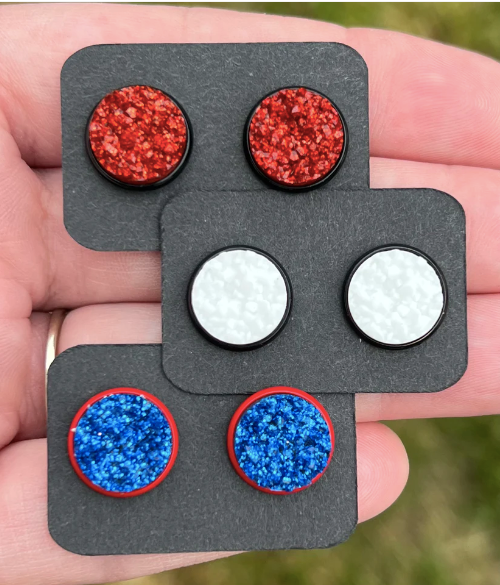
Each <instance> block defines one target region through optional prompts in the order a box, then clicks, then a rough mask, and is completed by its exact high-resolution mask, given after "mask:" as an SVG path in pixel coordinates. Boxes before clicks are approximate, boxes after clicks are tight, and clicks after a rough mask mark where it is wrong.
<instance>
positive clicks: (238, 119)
mask: <svg viewBox="0 0 500 585" xmlns="http://www.w3.org/2000/svg"><path fill="white" fill-rule="evenodd" d="M134 84H141V85H150V86H153V87H156V88H158V89H160V90H163V91H165V92H166V93H167V94H168V95H171V96H172V97H173V98H174V99H175V100H176V101H177V102H178V103H180V104H181V105H182V107H183V109H184V110H185V112H186V115H187V117H188V118H189V121H190V124H191V127H192V134H193V136H192V139H193V146H192V151H191V155H190V157H189V160H188V161H187V164H186V166H185V168H184V169H183V170H182V171H181V172H180V174H179V175H178V176H177V177H176V178H175V179H174V180H173V181H172V182H170V183H168V184H167V185H165V186H164V187H161V188H158V189H151V190H141V192H140V193H138V192H137V191H132V190H127V189H125V188H122V187H119V186H116V185H114V184H113V183H111V182H110V181H108V180H107V179H106V178H104V177H103V176H102V175H101V174H100V173H99V172H98V171H97V170H96V169H95V167H94V166H93V164H92V163H91V161H90V160H89V157H88V155H87V152H86V146H85V132H86V127H87V123H88V120H89V117H90V115H91V113H92V111H93V109H94V107H95V106H96V105H97V103H98V102H99V101H100V100H101V99H102V98H103V97H104V96H105V95H106V94H107V93H108V92H110V91H112V90H114V89H117V88H120V87H124V86H128V85H134ZM294 85H297V86H300V85H304V86H308V87H311V88H312V89H315V90H317V91H320V92H322V93H323V94H325V95H326V96H327V97H329V98H330V99H331V100H332V101H333V102H334V103H335V104H336V105H337V106H338V108H339V109H340V111H341V112H342V115H343V117H344V119H345V122H346V125H347V132H348V135H349V145H348V149H347V153H346V156H345V160H344V162H343V164H342V167H341V168H340V169H339V170H338V172H337V173H336V174H335V176H334V177H333V178H332V179H331V181H329V182H328V183H326V184H325V185H324V186H322V187H320V188H319V189H318V191H319V192H324V193H331V192H332V191H333V190H334V189H354V188H364V187H367V186H368V180H369V166H368V165H369V156H368V80H367V71H366V65H365V63H364V61H363V60H362V58H361V57H360V56H359V54H358V53H356V51H354V50H353V49H351V48H350V47H347V46H345V45H340V44H337V43H255V44H214V45H195V44H191V45H173V44H172V45H169V44H165V45H154V44H151V45H98V46H93V47H88V48H86V49H82V50H81V51H79V52H78V53H75V54H74V55H73V56H72V57H70V58H69V59H68V61H66V63H65V65H64V68H63V71H62V75H61V95H62V122H63V124H62V127H63V188H64V222H65V225H66V228H67V230H68V232H69V233H70V235H71V236H72V237H73V238H74V239H75V240H76V241H77V242H79V243H80V244H82V245H84V246H86V247H88V248H93V249H95V250H159V249H160V216H161V212H162V210H163V207H164V205H165V203H166V202H167V201H168V200H170V199H172V198H173V197H176V196H178V195H181V194H182V193H184V192H186V191H204V192H207V193H210V192H214V193H222V192H231V191H235V190H238V191H245V192H252V191H255V190H257V191H258V190H260V189H262V185H263V183H262V181H261V180H260V179H259V178H258V177H257V175H256V174H255V172H254V170H253V169H252V168H251V167H250V165H249V163H248V161H247V159H246V157H245V153H244V149H243V139H244V136H243V134H244V129H245V123H246V119H247V116H248V115H249V114H250V112H251V110H252V109H253V108H254V106H255V105H256V104H257V103H258V102H259V101H260V100H261V99H262V98H263V97H264V96H265V95H266V94H268V93H269V92H271V91H274V90H276V89H279V88H281V87H285V86H294ZM268 189H269V192H270V193H273V190H272V189H271V188H268Z"/></svg>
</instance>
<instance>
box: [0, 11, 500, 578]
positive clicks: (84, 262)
mask: <svg viewBox="0 0 500 585" xmlns="http://www.w3.org/2000/svg"><path fill="white" fill-rule="evenodd" d="M0 22H1V27H0V161H1V164H0V449H1V450H0V582H1V583H5V584H8V585H18V584H19V585H25V584H26V583H30V585H37V584H40V585H51V584H59V583H61V584H64V585H71V584H77V583H82V584H83V583H85V584H89V583H102V582H104V581H113V580H118V579H130V578H133V577H135V576H139V575H143V574H148V573H154V572H158V571H162V570H166V569H171V568H175V567H180V566H183V565H188V564H192V563H197V562H202V561H206V560H209V559H213V558H217V557H220V556H222V554H220V553H212V554H173V555H154V556H153V555H143V556H136V557H133V556H124V557H82V556H77V555H74V554H72V553H69V552H67V551H65V550H63V549H61V548H60V547H59V546H58V545H56V544H55V543H54V542H53V541H52V540H51V538H50V536H49V534H48V530H47V520H46V507H47V503H46V440H45V438H44V437H45V426H46V419H45V397H44V395H45V388H44V355H45V345H46V339H47V328H48V320H49V316H48V313H47V312H48V311H50V310H52V309H55V308H67V309H70V310H71V312H70V313H69V314H68V316H67V318H66V320H65V322H64V326H63V328H62V331H61V336H60V340H59V348H58V349H59V351H62V350H64V349H66V348H68V347H70V346H73V345H77V344H81V343H158V342H159V341H160V339H161V332H160V307H159V301H160V259H159V254H158V253H139V252H138V253H100V252H93V251H90V250H86V249H84V248H82V247H80V246H79V245H78V244H76V243H75V242H74V241H73V240H72V239H71V238H70V237H69V235H68V234H67V233H66V231H65V229H64V227H63V221H62V180H61V169H60V165H61V128H60V105H59V74H60V70H61V67H62V65H63V63H64V61H65V60H66V59H67V58H68V57H69V56H70V55H71V54H72V53H74V52H75V51H77V50H79V49H81V48H82V47H85V46H88V45H93V44H99V43H134V42H155V43H165V42H258V41H338V42H343V43H346V44H348V45H350V46H352V47H354V48H355V49H356V50H357V51H359V52H360V53H361V55H362V56H363V58H364V59H365V60H366V62H367V63H368V69H369V72H370V123H371V129H370V140H371V142H370V154H371V157H372V158H371V186H372V187H376V188H380V187H388V188H392V187H433V188H436V189H441V190H443V191H446V192H448V193H451V194H452V195H453V196H454V197H456V198H457V199H458V200H459V201H460V202H461V204H462V205H463V206H464V208H465V211H466V216H467V230H468V241H467V247H468V248H467V259H468V292H469V300H468V310H469V348H470V358H469V364H470V365H469V369H468V371H467V373H466V374H465V376H464V377H463V378H462V380H461V381H460V382H459V383H458V384H456V385H455V386H453V387H452V388H450V389H448V390H446V391H444V392H441V393H438V394H431V395H429V394H425V395H408V394H403V395H390V394H386V395H369V396H362V395H361V396H358V397H357V401H356V405H357V421H358V424H357V433H358V447H357V450H358V478H359V479H358V483H359V518H360V521H364V520H367V519H368V518H371V517H373V516H375V515H377V514H379V513H381V512H382V511H383V510H385V509H386V508H387V507H388V506H390V505H391V504H392V503H393V502H394V501H395V500H396V498H397V497H398V496H399V494H400V492H401V491H402V489H403V487H404V485H405V482H406V479H407V474H408V461H407V457H406V453H405V450H404V447H403V446H402V444H401V442H400V441H399V439H398V437H397V436H396V435H395V434H394V433H393V432H392V431H390V430H389V429H388V428H387V427H385V426H384V425H382V424H381V423H379V422H377V421H379V420H384V419H386V420H387V419H402V418H417V417H446V416H476V415H483V414H493V413H497V412H498V411H499V408H500V393H499V392H498V391H497V389H498V387H499V382H500V360H499V359H498V355H499V354H500V296H499V294H498V293H499V292H500V231H499V229H498V228H499V226H500V156H499V154H498V153H499V152H500V100H499V99H498V96H499V95H500V65H499V64H498V63H497V62H495V61H493V60H491V59H488V58H486V57H483V56H480V55H477V54H474V53H470V52H467V51H462V50H459V49H456V48H451V47H447V46H444V45H441V44H438V43H434V42H430V41H425V40H421V39H417V38H414V37H411V36H407V35H403V34H398V33H393V32H386V31H375V30H367V29H363V30H361V29H350V30H346V29H344V28H342V27H339V26H335V25H331V24H326V23H321V22H311V21H306V20H299V19H290V18H280V17H269V16H261V15H255V14H242V13H232V12H226V11H218V10H208V9H185V8H173V7H163V6H154V7H151V6H120V5H87V6H82V5H72V6H70V5H66V6H62V5H37V6H2V7H0Z"/></svg>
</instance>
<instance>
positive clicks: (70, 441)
mask: <svg viewBox="0 0 500 585" xmlns="http://www.w3.org/2000/svg"><path fill="white" fill-rule="evenodd" d="M112 394H133V395H135V396H142V397H143V398H145V399H146V400H149V401H150V402H152V403H153V404H154V405H155V406H156V407H158V408H159V409H160V410H161V412H162V413H163V414H164V415H165V418H166V419H167V421H168V424H169V425H170V430H171V432H172V453H171V454H170V459H169V460H168V463H167V465H166V467H165V469H164V470H163V471H162V472H161V473H160V475H159V476H158V477H157V478H156V479H155V480H154V481H152V482H151V483H150V484H148V485H146V486H144V487H143V488H140V489H138V490H133V491H131V492H110V491H107V490H105V489H103V488H101V487H99V486H97V485H95V484H94V483H92V482H91V481H90V479H88V477H87V476H86V475H85V474H84V473H83V471H82V470H81V469H80V466H79V465H78V461H77V460H76V457H75V448H74V440H75V432H74V429H76V427H77V425H78V423H79V422H80V419H81V418H82V416H83V414H84V413H85V412H86V411H87V409H88V408H89V406H92V405H93V404H95V403H96V402H98V401H99V400H101V399H102V398H104V397H105V396H110V395H112ZM178 450H179V433H178V431H177V425H176V424H175V420H174V417H173V416H172V414H171V413H170V411H169V410H168V408H167V407H166V406H165V405H164V404H163V402H161V401H160V400H158V398H156V397H155V396H153V395H152V394H149V392H145V391H144V390H139V389H137V388H111V389H110V390H104V392H99V393H98V394H96V395H95V396H93V397H92V398H90V400H87V402H85V404H84V405H83V406H82V407H81V408H80V410H79V411H78V412H77V413H76V415H75V417H74V418H73V420H72V422H71V426H70V429H69V434H68V454H69V460H70V462H71V466H72V467H73V469H74V470H75V473H76V474H77V475H78V477H79V478H80V479H81V480H82V481H83V483H84V484H85V485H87V486H88V487H89V488H91V489H93V490H94V491H95V492H98V493H100V494H103V495H105V496H111V497H113V498H132V497H134V496H140V495H141V494H145V493H146V492H149V491H150V490H152V489H153V488H155V487H156V486H157V485H158V484H160V483H161V482H162V481H163V480H164V479H165V478H166V477H167V475H168V474H169V473H170V470H171V469H172V467H173V465H174V463H175V459H176V457H177V452H178Z"/></svg>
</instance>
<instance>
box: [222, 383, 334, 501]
mask: <svg viewBox="0 0 500 585" xmlns="http://www.w3.org/2000/svg"><path fill="white" fill-rule="evenodd" d="M273 394H291V395H292V396H299V397H300V398H303V399H304V400H307V401H308V402H310V403H311V404H312V405H314V406H315V407H316V408H317V409H318V410H319V411H320V412H321V414H322V416H323V418H324V419H325V421H326V424H327V425H328V429H329V430H330V441H331V444H332V448H331V450H330V456H329V457H328V461H327V463H326V465H325V468H324V469H323V471H322V472H321V473H318V475H316V476H315V477H314V478H313V479H312V481H311V483H309V484H308V485H305V486H303V487H300V488H297V489H294V490H292V491H290V492H286V491H277V490H271V489H269V488H263V487H261V486H259V485H258V484H257V483H255V482H254V481H252V480H251V479H250V478H249V477H248V476H247V475H246V474H245V473H244V472H243V470H242V469H241V467H240V466H239V463H238V460H237V458H236V454H235V452H234V433H235V431H236V426H237V425H238V423H239V421H240V418H241V417H242V415H243V413H244V412H245V411H246V410H247V409H248V408H250V406H252V405H253V404H255V403H256V402H258V401H259V400H261V399H262V398H266V397H267V396H271V395H273ZM334 448H335V433H334V431H333V425H332V421H331V419H330V415H329V414H328V412H327V411H326V410H325V408H324V406H323V405H322V404H321V403H320V402H318V401H317V400H316V398H313V397H312V396H311V395H310V394H307V392H304V391H302V390H298V389H297V388H289V387H287V386H273V387H272V388H265V389H264V390H259V391H258V392H256V393H255V394H252V396H249V397H248V398H247V399H246V400H245V401H243V402H242V404H240V406H239V407H238V409H237V410H236V412H235V413H234V415H233V417H232V418H231V422H230V423H229V428H228V431H227V451H228V455H229V459H230V461H231V463H232V465H233V467H234V469H235V471H236V473H237V474H238V475H239V476H240V477H241V479H242V480H243V481H245V482H246V483H247V484H248V485H251V486H252V487H253V488H255V489H256V490H259V491H261V492H264V493H266V494H272V495H277V496H284V495H288V494H296V493H298V492H301V491H303V490H306V489H307V488H309V487H311V486H312V485H313V484H314V483H316V482H317V481H318V480H319V479H320V477H321V476H322V475H323V474H324V473H325V472H326V470H327V469H328V466H329V465H330V461H331V460H332V457H333V451H334Z"/></svg>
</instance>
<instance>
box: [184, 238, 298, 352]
mask: <svg viewBox="0 0 500 585" xmlns="http://www.w3.org/2000/svg"><path fill="white" fill-rule="evenodd" d="M231 250H250V251H252V252H256V253H257V254H260V255H261V256H264V258H267V259H268V260H269V261H270V262H272V263H273V264H274V265H275V266H276V268H277V269H278V270H279V272H280V274H281V275H282V277H283V280H284V281H285V287H286V293H287V303H286V309H285V313H284V314H283V317H282V319H281V321H280V322H279V324H278V326H277V327H276V329H275V330H274V331H272V332H271V333H270V334H269V335H268V336H267V337H265V338H264V339H261V340H260V341H256V342H254V343H249V344H246V345H236V344H232V343H227V342H225V341H221V340H220V339H217V338H216V337H214V336H213V335H211V334H210V333H209V332H208V331H207V330H206V329H205V328H204V327H203V326H202V325H201V323H200V322H199V321H198V318H197V316H196V313H195V311H194V309H193V304H192V301H191V295H192V290H193V285H194V282H195V280H196V277H197V276H198V274H199V272H200V270H201V269H202V268H203V266H204V265H205V264H206V263H207V262H208V261H209V260H211V259H212V258H215V257H216V256H218V255H219V254H221V253H222V252H228V251H231ZM292 304H293V292H292V283H291V282H290V278H289V276H288V274H287V273H286V271H285V269H284V268H283V266H282V265H281V264H280V263H279V262H278V261H277V260H276V258H274V257H273V256H271V255H270V254H269V253H268V252H265V251H264V250H261V249H260V248H256V247H254V246H246V245H240V246H238V245H233V246H226V247H224V248H219V249H218V250H216V251H215V252H213V253H211V254H210V255H209V256H207V257H206V258H204V259H203V260H202V261H201V262H200V263H199V264H198V266H197V267H196V269H195V271H194V272H193V275H192V276H191V279H190V281H189V286H188V290H187V306H188V311H189V315H190V317H191V321H192V322H193V324H194V325H195V327H196V328H197V329H198V331H199V332H200V333H201V334H202V335H203V336H204V337H205V338H206V339H208V341H210V342H212V343H213V344H215V345H218V346H219V347H221V348H223V349H228V350H232V351H249V350H253V349H259V348H260V347H264V345H267V344H268V343H269V342H270V341H272V340H273V339H274V338H275V337H276V336H277V335H279V333H281V331H282V330H283V328H284V327H285V325H286V324H287V321H288V319H289V317H290V314H291V311H292Z"/></svg>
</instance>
